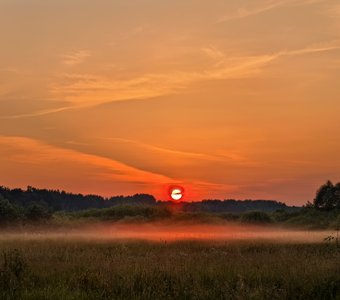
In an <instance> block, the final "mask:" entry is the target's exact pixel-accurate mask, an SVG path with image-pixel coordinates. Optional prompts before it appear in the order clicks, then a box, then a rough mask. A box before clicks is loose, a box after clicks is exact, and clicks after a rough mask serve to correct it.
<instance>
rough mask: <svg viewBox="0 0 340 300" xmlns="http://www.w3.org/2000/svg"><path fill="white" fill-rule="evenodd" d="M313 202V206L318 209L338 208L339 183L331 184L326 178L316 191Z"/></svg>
mask: <svg viewBox="0 0 340 300" xmlns="http://www.w3.org/2000/svg"><path fill="white" fill-rule="evenodd" d="M313 204H314V207H315V208H318V209H326V210H329V209H334V208H340V183H337V184H336V185H333V183H332V182H331V181H330V180H328V181H327V182H326V183H325V184H323V185H322V186H321V187H320V188H319V189H318V191H317V192H316V196H315V199H314V202H313Z"/></svg>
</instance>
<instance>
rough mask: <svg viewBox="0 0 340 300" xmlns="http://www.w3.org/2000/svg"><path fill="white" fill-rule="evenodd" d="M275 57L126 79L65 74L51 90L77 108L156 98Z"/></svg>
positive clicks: (257, 67)
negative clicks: (200, 69) (198, 69)
mask: <svg viewBox="0 0 340 300" xmlns="http://www.w3.org/2000/svg"><path fill="white" fill-rule="evenodd" d="M276 57H277V54H273V55H272V54H269V55H261V56H249V57H238V58H237V57H235V58H229V59H228V60H227V61H225V62H223V61H221V63H220V64H219V65H218V66H216V65H215V66H213V67H212V68H209V69H206V70H202V71H197V72H184V71H183V72H180V71H178V72H173V73H165V74H145V75H141V76H140V77H135V78H132V79H127V80H115V79H110V78H106V77H102V76H93V75H86V74H85V75H84V74H64V75H63V76H62V77H61V78H60V79H61V83H57V84H54V85H53V86H51V92H52V93H53V94H54V95H55V97H56V98H61V99H63V100H66V101H69V102H71V103H73V105H75V106H77V107H84V106H93V105H98V104H101V103H106V102H112V101H121V100H130V99H147V98H154V97H158V96H163V95H167V94H170V93H177V92H180V91H181V90H183V89H184V88H187V87H188V86H189V85H191V84H193V83H196V82H200V81H204V80H219V79H229V78H230V79H235V78H245V77H249V76H252V75H254V74H256V73H258V72H260V71H261V70H262V68H263V67H264V66H265V65H266V64H268V63H269V62H270V61H272V60H274V59H275V58H276Z"/></svg>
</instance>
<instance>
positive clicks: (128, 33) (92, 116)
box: [0, 0, 340, 204]
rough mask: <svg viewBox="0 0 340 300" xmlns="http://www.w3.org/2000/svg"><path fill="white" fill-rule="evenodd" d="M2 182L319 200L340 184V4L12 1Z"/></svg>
mask: <svg viewBox="0 0 340 300" xmlns="http://www.w3.org/2000/svg"><path fill="white" fill-rule="evenodd" d="M0 37H1V47H0V185H5V186H10V187H26V186H27V185H33V186H36V187H42V188H58V189H65V190H68V191H73V192H83V193H96V194H101V195H116V194H133V193H137V192H146V193H153V194H154V195H155V196H156V197H157V198H159V199H164V198H166V193H167V187H168V186H169V185H171V184H180V185H182V186H184V187H185V190H186V200H199V199H202V198H221V199H224V198H238V199H243V198H252V199H277V200H281V201H285V202H286V203H288V204H304V203H305V202H306V201H307V200H312V198H313V196H314V194H315V190H316V188H317V187H318V186H319V185H320V184H322V183H323V182H324V181H326V180H327V179H330V180H333V181H340V176H339V175H340V160H339V152H340V138H339V136H340V122H339V116H340V98H339V96H340V3H339V1H337V0H276V1H274V0H273V1H270V0H266V1H259V0H242V1H240V0H229V1H222V0H211V1H203V0H171V1H168V0H166V1H159V0H140V1H129V0H112V1H107V0H105V1H104V0H98V1H90V0H68V1H66V0H49V1H42V0H25V1H23V0H1V1H0Z"/></svg>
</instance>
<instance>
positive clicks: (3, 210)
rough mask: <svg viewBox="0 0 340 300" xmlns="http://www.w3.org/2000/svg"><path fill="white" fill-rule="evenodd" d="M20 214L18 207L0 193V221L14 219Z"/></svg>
mask: <svg viewBox="0 0 340 300" xmlns="http://www.w3.org/2000/svg"><path fill="white" fill-rule="evenodd" d="M20 215H21V211H20V209H19V208H18V207H16V206H15V205H12V204H11V203H10V202H9V201H8V200H7V199H4V198H3V197H2V196H1V195H0V223H1V222H6V221H13V220H16V219H17V218H19V217H20Z"/></svg>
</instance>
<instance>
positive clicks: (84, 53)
mask: <svg viewBox="0 0 340 300" xmlns="http://www.w3.org/2000/svg"><path fill="white" fill-rule="evenodd" d="M90 56H91V52H90V51H88V50H78V51H75V52H73V53H71V54H66V55H62V58H63V64H65V65H70V66H73V65H77V64H80V63H82V62H84V61H85V59H86V58H88V57H90Z"/></svg>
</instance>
